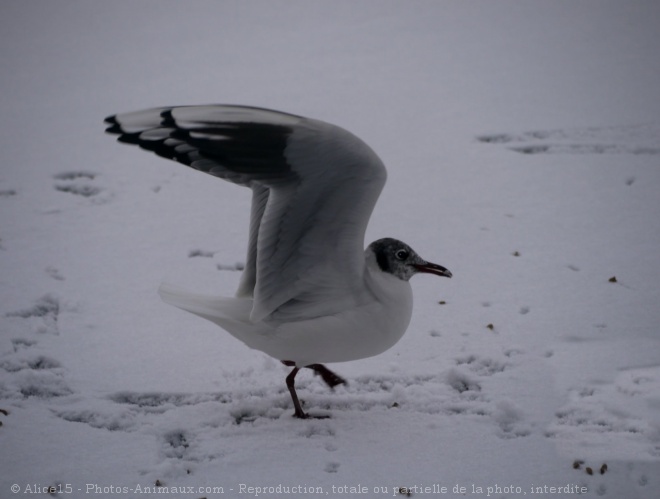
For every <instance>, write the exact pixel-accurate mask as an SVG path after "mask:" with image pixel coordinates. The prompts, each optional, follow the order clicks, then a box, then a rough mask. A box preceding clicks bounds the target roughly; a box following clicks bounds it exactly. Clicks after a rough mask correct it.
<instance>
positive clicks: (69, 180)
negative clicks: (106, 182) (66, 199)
mask: <svg viewBox="0 0 660 499" xmlns="http://www.w3.org/2000/svg"><path fill="white" fill-rule="evenodd" d="M97 176H98V174H96V173H93V172H89V171H67V172H62V173H58V174H56V175H54V176H53V178H54V179H55V181H56V182H55V185H54V186H53V187H54V188H55V190H57V191H59V192H64V193H68V194H73V195H74V196H80V197H82V198H89V199H90V200H91V201H92V202H93V203H94V204H103V203H106V202H108V201H109V200H110V199H111V198H112V194H111V193H110V192H108V191H107V190H105V189H103V188H102V187H101V186H100V185H98V182H97V181H96V177H97Z"/></svg>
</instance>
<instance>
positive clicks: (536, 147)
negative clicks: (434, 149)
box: [477, 123, 660, 185]
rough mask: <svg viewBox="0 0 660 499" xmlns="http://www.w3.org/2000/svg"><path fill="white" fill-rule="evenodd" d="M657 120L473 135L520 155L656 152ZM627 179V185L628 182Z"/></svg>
mask: <svg viewBox="0 0 660 499" xmlns="http://www.w3.org/2000/svg"><path fill="white" fill-rule="evenodd" d="M658 136H660V123H648V124H643V125H631V126H612V127H586V128H567V129H556V130H536V131H528V132H522V133H494V134H484V135H479V136H477V140H478V141H479V142H482V143H485V144H494V145H504V146H505V147H507V148H508V149H509V150H511V151H514V152H517V153H521V154H530V155H534V154H633V155H658V154H660V147H658ZM633 182H634V178H633V180H632V181H630V179H628V180H627V181H626V184H627V185H632V183H633Z"/></svg>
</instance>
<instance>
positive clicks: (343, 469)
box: [0, 0, 660, 499]
mask: <svg viewBox="0 0 660 499" xmlns="http://www.w3.org/2000/svg"><path fill="white" fill-rule="evenodd" d="M0 40H1V42H2V45H1V46H2V48H0V54H1V55H2V57H1V58H0V83H1V86H0V89H1V92H0V110H1V115H0V130H1V132H2V133H1V134H0V161H1V163H0V268H1V272H0V332H1V335H0V409H2V411H1V412H0V422H2V426H1V427H0V497H3V498H5V497H22V496H24V495H26V494H28V493H32V492H42V493H43V492H44V491H46V492H47V489H46V488H47V487H56V490H55V492H54V495H55V496H57V497H89V496H90V495H95V496H97V497H125V498H136V497H162V495H160V494H157V493H156V492H165V491H166V492H168V493H169V497H190V498H200V497H207V498H211V497H220V496H221V495H224V496H226V497H255V496H258V497H291V496H295V497H313V496H316V495H318V493H319V492H322V493H323V494H325V495H327V496H329V497H355V496H359V497H392V496H394V495H395V494H397V493H410V494H412V497H419V498H425V497H464V496H467V497H475V498H476V497H486V496H488V497H497V498H518V497H521V496H522V495H528V496H529V495H532V496H533V497H573V496H575V495H578V494H577V492H583V494H582V495H583V496H586V497H601V496H602V497H612V498H617V499H619V498H627V499H631V498H657V497H658V490H660V285H659V284H658V283H660V216H659V215H660V194H659V193H660V58H659V57H658V46H660V3H658V2H657V1H655V0H649V1H625V2H623V1H610V0H585V1H582V2H556V1H527V2H515V1H475V2H459V1H415V2H390V1H363V2H349V1H321V2H309V1H302V0H301V1H282V0H279V1H252V2H237V1H199V0H193V1H188V2H184V1H174V0H158V1H156V0H143V1H141V2H129V1H125V0H122V1H114V2H84V1H72V0H58V1H44V0H42V1H38V0H32V1H20V0H5V1H3V2H2V5H0ZM213 102H221V103H235V104H249V105H255V106H263V107H269V108H274V109H279V110H283V111H289V112H292V113H296V114H302V115H306V116H311V117H314V118H318V119H322V120H325V121H329V122H331V123H335V124H338V125H340V126H343V127H345V128H347V129H349V130H351V131H352V132H353V133H355V134H356V135H358V136H360V137H361V138H363V139H364V140H365V141H366V142H367V143H368V144H370V145H371V146H372V147H373V148H374V149H375V150H376V151H377V152H378V154H379V155H380V156H381V157H382V159H383V161H384V162H385V164H386V165H387V167H388V170H389V180H388V184H387V185H386V187H385V191H384V193H383V195H382V196H381V199H380V201H379V203H378V205H377V206H376V210H375V212H374V215H373V217H372V220H371V223H370V226H369V230H368V234H367V242H369V241H372V240H374V239H377V238H379V237H385V236H392V237H398V238H401V239H402V240H405V241H407V242H408V243H410V244H411V245H412V246H413V247H414V248H415V249H416V250H417V251H419V252H420V253H421V254H422V255H424V256H425V257H427V258H429V259H430V260H432V261H437V262H438V263H440V264H443V265H445V266H447V267H448V268H449V269H450V270H451V271H452V272H453V273H454V278H453V279H452V280H440V279H435V278H432V277H425V276H419V277H416V278H415V279H413V281H412V285H413V288H414V292H415V312H414V316H413V320H412V323H411V325H410V328H409V330H408V333H407V334H406V336H404V338H403V339H402V340H401V342H400V343H399V344H397V345H396V346H395V347H394V348H392V349H391V350H390V351H388V352H386V353H385V354H383V355H380V356H378V357H375V358H372V359H367V360H364V361H359V362H351V363H345V364H339V365H334V366H332V368H333V369H335V370H336V371H337V372H338V373H340V374H342V375H343V376H345V377H346V378H347V379H348V380H349V383H350V384H349V386H347V387H339V388H338V389H336V390H335V391H334V393H333V392H331V391H330V390H328V389H327V388H326V387H325V386H324V385H323V384H322V383H320V382H319V380H318V379H315V378H314V377H312V376H311V374H310V373H302V374H301V375H300V376H299V377H298V386H299V394H300V396H301V398H302V399H303V400H304V401H305V403H306V407H308V408H310V409H311V410H314V409H316V410H317V412H324V413H327V414H330V415H331V417H330V418H329V419H324V420H306V421H300V420H296V419H294V418H292V417H291V413H292V407H291V402H290V398H289V395H288V393H287V391H286V387H285V384H284V377H285V375H286V373H287V369H286V368H284V367H283V366H281V365H280V364H279V363H278V362H277V361H275V360H273V359H269V358H267V357H265V356H264V355H263V354H261V353H259V352H255V351H250V350H249V349H247V348H246V347H245V346H244V345H242V344H240V343H238V342H237V341H236V340H234V339H233V338H231V337H230V336H229V335H228V334H226V333H224V332H223V331H222V330H220V329H218V328H217V327H215V326H214V325H213V324H211V323H207V322H206V321H203V320H201V319H198V318H196V317H194V316H192V315H190V314H186V313H184V312H181V311H179V310H177V309H174V308H172V307H168V306H166V305H164V304H163V303H162V302H160V300H159V297H158V295H157V294H156V289H157V287H158V285H159V284H160V282H161V281H162V280H168V281H171V282H176V283H179V284H181V285H183V286H186V287H188V288H191V289H199V290H200V291H212V292H216V293H218V294H225V295H230V294H232V293H233V292H234V289H235V286H236V284H237V282H238V277H239V272H237V271H236V270H235V269H236V267H237V263H240V262H242V261H243V258H244V249H245V246H246V240H247V219H248V218H247V217H248V207H249V202H250V196H249V192H248V191H246V190H244V189H241V188H239V187H236V186H233V185H230V184H228V183H225V182H222V181H220V180H217V181H216V180H215V179H213V178H211V177H208V176H206V175H203V174H198V173H196V172H194V171H191V170H189V169H187V168H185V167H183V166H181V165H177V164H176V163H173V162H168V161H165V160H163V159H160V158H157V157H155V156H153V155H150V154H147V153H145V152H142V151H138V150H137V149H135V148H129V147H126V146H122V145H118V144H116V143H115V142H114V141H113V140H112V137H110V136H107V135H105V134H104V133H103V124H102V120H103V118H104V117H105V116H107V115H109V114H114V113H116V112H122V111H129V110H134V109H141V108H145V107H151V106H159V105H176V104H201V103H213ZM613 281H615V282H613ZM489 325H490V327H489ZM574 463H575V466H577V468H575V467H574ZM604 464H606V465H607V466H606V469H605V467H603V465H604ZM588 469H591V470H592V474H589V473H588ZM601 470H602V472H601ZM157 483H158V484H159V485H160V487H156V484H157ZM12 486H15V487H16V488H15V489H12ZM213 487H215V488H216V489H215V490H214V489H213ZM258 487H262V489H258ZM268 487H272V489H270V490H269V489H268ZM278 487H280V488H278ZM287 487H288V489H287ZM358 487H359V488H358ZM399 487H408V488H409V489H408V490H400V489H398V488H399ZM443 487H446V488H443ZM461 487H464V489H463V490H461ZM551 487H562V488H561V489H551ZM264 488H265V489H264ZM150 490H151V491H152V492H153V493H149V491H150ZM397 490H398V491H399V492H397ZM13 492H17V493H13ZM145 492H146V493H145ZM221 492H222V493H224V494H221Z"/></svg>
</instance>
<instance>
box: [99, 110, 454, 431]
mask: <svg viewBox="0 0 660 499" xmlns="http://www.w3.org/2000/svg"><path fill="white" fill-rule="evenodd" d="M105 121H106V123H108V124H109V127H108V128H107V130H106V131H107V132H109V133H111V134H115V135H118V138H117V140H118V141H119V142H124V143H128V144H135V145H138V146H139V147H141V148H142V149H146V150H148V151H153V152H154V153H156V154H157V155H159V156H162V157H165V158H168V159H171V160H174V161H177V162H179V163H183V164H184V165H187V166H189V167H191V168H194V169H196V170H199V171H202V172H205V173H208V174H209V175H213V176H215V177H220V178H222V179H224V180H227V181H229V182H233V183H235V184H238V185H242V186H245V187H249V188H250V189H251V190H252V206H251V214H250V227H249V239H248V248H247V258H246V263H245V268H244V270H243V273H242V275H241V279H240V283H239V286H238V290H237V292H236V296H234V297H218V296H208V295H202V294H198V293H192V292H189V291H187V290H183V289H180V288H178V287H176V286H173V285H171V284H165V283H164V284H162V285H161V286H160V288H159V293H160V296H161V298H162V299H163V301H165V302H166V303H168V304H171V305H174V306H176V307H178V308H180V309H183V310H185V311H188V312H191V313H193V314H195V315H198V316H200V317H203V318H204V319H208V320H209V321H211V322H213V323H215V324H217V325H218V326H220V327H221V328H223V329H224V330H226V331H227V332H228V333H229V334H231V335H232V336H234V337H235V338H237V339H239V340H240V341H242V342H243V343H245V344H246V345H247V346H248V347H251V348H253V349H256V350H260V351H262V352H265V353H266V354H268V355H270V356H271V357H273V358H275V359H277V360H279V361H281V362H282V363H283V364H284V365H285V366H289V367H292V370H291V371H290V373H289V374H288V376H287V377H286V385H287V387H288V390H289V393H290V394H291V400H292V401H293V406H294V409H295V412H294V416H295V417H298V418H303V419H304V418H307V417H310V416H309V414H308V413H306V412H305V411H303V408H302V405H301V403H300V400H299V399H298V395H297V393H296V389H295V377H296V375H297V373H298V371H299V370H300V369H302V368H309V369H311V370H312V371H313V372H314V373H315V374H317V375H319V376H320V377H321V379H322V380H323V381H324V382H325V383H326V384H327V385H328V386H329V387H330V388H333V387H335V386H337V385H339V384H346V380H344V379H343V378H342V377H340V376H339V375H337V374H335V373H334V372H332V371H331V370H330V369H328V368H327V367H326V366H325V365H324V364H326V363H333V362H346V361H352V360H357V359H363V358H366V357H372V356H374V355H378V354H380V353H382V352H384V351H386V350H387V349H389V348H390V347H392V346H393V345H394V344H395V343H397V342H398V341H399V340H400V339H401V337H402V336H403V334H404V333H405V331H406V329H407V328H408V324H409V323H410V318H411V316H412V303H413V300H412V289H411V287H410V283H409V282H408V281H409V280H410V278H411V277H412V276H413V275H415V274H417V273H427V274H434V275H437V276H443V277H451V276H452V274H451V272H450V271H449V270H447V269H446V268H445V267H442V266H440V265H437V264H435V263H430V262H428V261H426V260H424V259H423V258H421V257H420V256H419V255H418V254H417V253H416V252H415V251H414V250H413V249H412V248H411V247H410V246H408V245H407V244H406V243H404V242H402V241H398V240H396V239H393V238H384V239H379V240H377V241H374V242H373V243H371V244H370V245H369V246H368V247H367V248H366V250H365V249H364V234H365V230H366V227H367V223H368V221H369V217H370V216H371V213H372V211H373V208H374V205H375V204H376V201H377V199H378V196H379V195H380V192H381V190H382V189H383V186H384V185H385V180H386V177H387V173H386V170H385V166H384V165H383V163H382V161H381V160H380V158H379V157H378V156H377V155H376V153H375V152H374V151H373V150H372V149H371V148H370V147H369V146H368V145H367V144H365V143H364V142H363V141H362V140H361V139H359V138H358V137H356V136H355V135H353V134H352V133H350V132H348V131H346V130H344V129H343V128H340V127H338V126H335V125H331V124H329V123H325V122H323V121H319V120H315V119H310V118H305V117H302V116H296V115H293V114H288V113H284V112H279V111H274V110H269V109H262V108H257V107H249V106H237V105H196V106H179V107H161V108H154V109H146V110H142V111H136V112H129V113H124V114H117V115H114V116H110V117H108V118H106V120H105ZM319 417H325V416H319Z"/></svg>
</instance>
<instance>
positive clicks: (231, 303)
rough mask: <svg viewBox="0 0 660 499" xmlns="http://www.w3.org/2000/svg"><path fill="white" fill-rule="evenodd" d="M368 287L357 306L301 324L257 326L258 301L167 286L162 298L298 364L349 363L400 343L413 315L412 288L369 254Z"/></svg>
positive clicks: (365, 278) (271, 322) (268, 321)
mask: <svg viewBox="0 0 660 499" xmlns="http://www.w3.org/2000/svg"><path fill="white" fill-rule="evenodd" d="M363 282H364V286H363V287H362V288H361V289H362V290H363V292H362V293H360V295H359V296H355V297H354V298H353V300H354V301H353V304H352V306H346V307H345V308H344V309H342V310H337V311H335V312H334V313H331V314H325V315H320V316H316V317H313V316H310V317H305V318H300V319H299V320H283V319H278V318H277V314H274V315H275V316H274V317H273V318H267V319H265V320H261V321H256V322H252V321H251V320H250V313H251V311H252V308H253V299H252V298H241V297H236V298H225V297H213V296H206V295H199V294H195V293H190V292H187V291H184V290H181V289H178V288H176V287H175V286H171V285H169V284H163V285H161V287H160V290H159V292H160V295H161V297H162V299H163V300H164V301H165V302H166V303H169V304H170V305H174V306H176V307H179V308H181V309H183V310H186V311H188V312H191V313H193V314H196V315H198V316H200V317H203V318H205V319H208V320H210V321H211V322H214V323H215V324H217V325H218V326H220V327H221V328H223V329H224V330H225V331H227V332H229V333H230V334H231V335H232V336H234V337H235V338H237V339H239V340H240V341H242V342H243V343H245V344H246V345H247V346H249V347H251V348H254V349H256V350H261V351H262V352H265V353H267V354H268V355H270V356H271V357H274V358H276V359H279V360H289V361H292V362H294V363H295V364H296V365H298V366H306V365H309V364H317V363H329V362H345V361H349V360H357V359H362V358H366V357H372V356H374V355H378V354H380V353H382V352H384V351H386V350H388V349H389V348H390V347H392V346H393V345H394V344H395V343H396V342H398V341H399V340H400V339H401V337H402V336H403V334H404V333H405V332H406V329H407V328H408V324H409V323H410V318H411V315H412V304H413V299H412V289H411V287H410V283H409V282H408V281H403V280H401V279H399V278H397V277H394V276H393V275H391V274H387V273H385V272H383V271H382V270H380V268H379V267H378V265H377V263H376V261H375V258H374V255H373V253H372V252H371V251H370V250H367V251H365V266H364V275H363Z"/></svg>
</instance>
